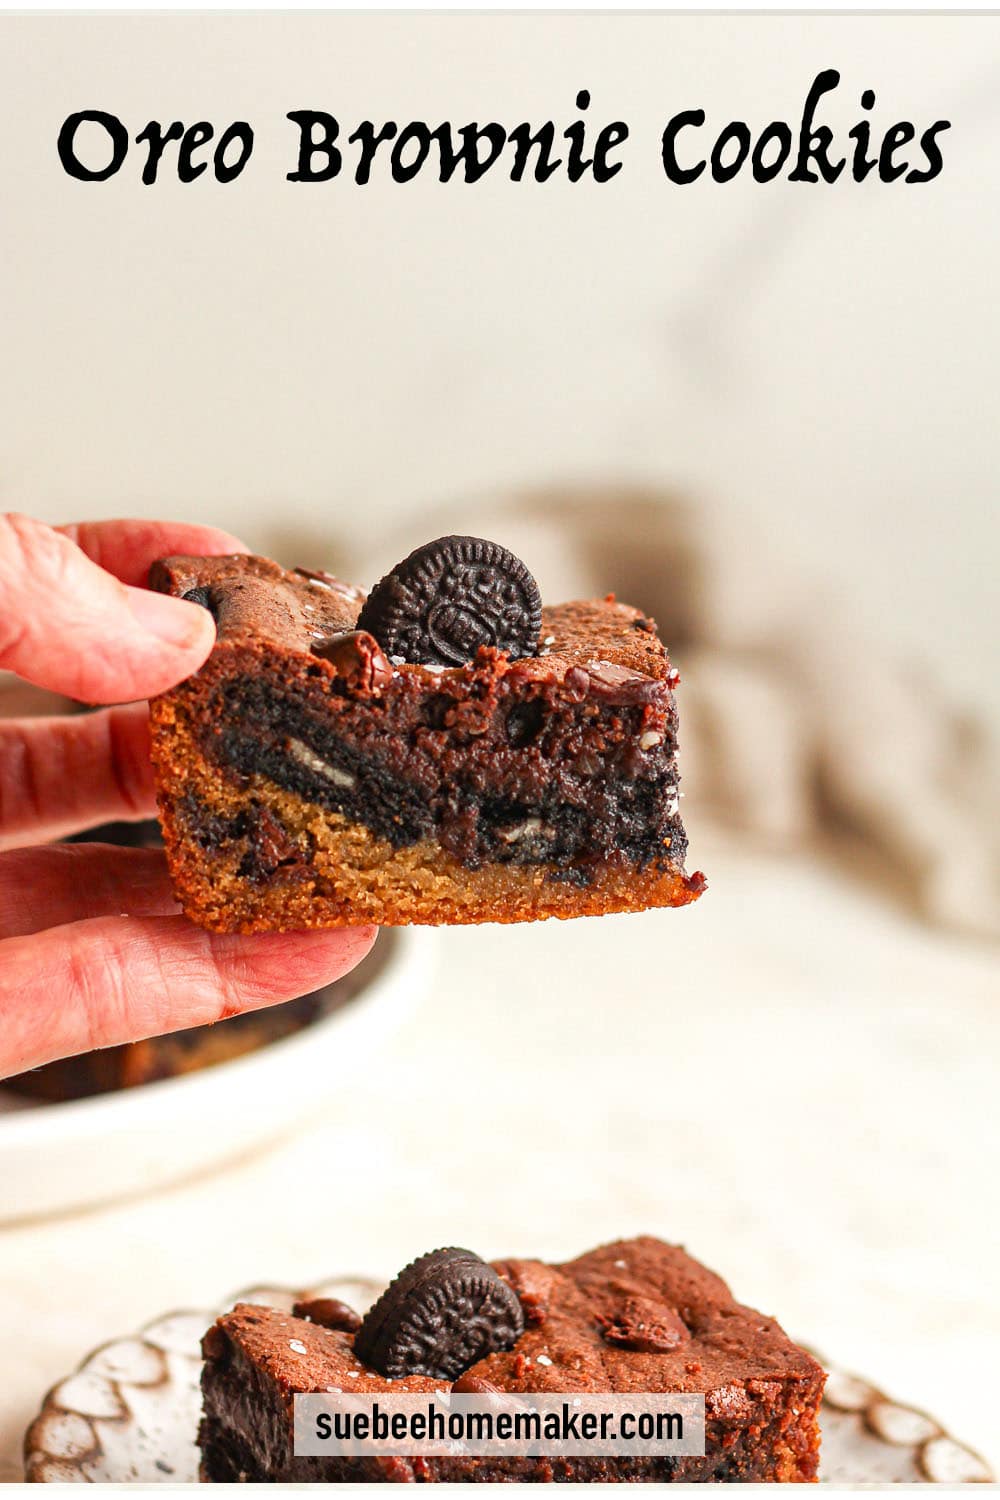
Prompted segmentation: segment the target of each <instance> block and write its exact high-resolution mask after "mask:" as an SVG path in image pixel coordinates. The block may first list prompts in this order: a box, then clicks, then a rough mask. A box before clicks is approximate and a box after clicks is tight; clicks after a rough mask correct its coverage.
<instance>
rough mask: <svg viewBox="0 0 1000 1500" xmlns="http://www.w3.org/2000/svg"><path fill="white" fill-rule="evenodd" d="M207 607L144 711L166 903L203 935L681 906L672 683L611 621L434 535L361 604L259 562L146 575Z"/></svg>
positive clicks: (329, 581) (479, 548) (503, 560)
mask: <svg viewBox="0 0 1000 1500" xmlns="http://www.w3.org/2000/svg"><path fill="white" fill-rule="evenodd" d="M150 583H151V585H152V586H153V587H154V588H157V589H160V590H163V591H166V592H170V593H173V594H175V595H179V596H181V597H182V598H186V599H190V600H194V601H196V602H198V603H200V604H203V605H204V606H205V607H206V608H208V609H210V610H211V611H212V613H213V615H214V616H215V619H216V622H217V630H218V639H217V643H216V646H215V649H214V650H213V652H212V654H211V656H210V657H209V659H208V661H207V662H206V664H205V666H204V667H203V668H202V669H201V671H200V672H198V673H196V674H195V675H194V676H193V677H191V678H190V679H189V680H188V681H187V682H184V683H182V684H181V685H180V686H179V687H177V688H176V689H174V690H173V691H172V692H169V693H167V694H165V695H164V696H163V697H161V698H159V699H157V700H156V701H155V702H154V703H153V705H152V709H151V719H152V736H153V761H154V765H155V768H156V773H157V780H158V789H159V800H160V818H161V823H162V827H163V833H164V840H165V843H166V849H167V857H168V860H169V862H170V868H171V872H172V876H173V881H174V885H175V889H176V892H177V896H178V899H179V900H180V901H181V903H182V905H183V907H184V910H185V911H186V912H187V914H188V915H189V916H190V917H191V918H192V919H193V920H194V921H196V922H198V923H200V924H201V925H202V926H204V927H208V928H210V929H213V930H216V931H242V932H252V931H264V930H268V929H273V930H281V929H291V928H303V927H330V926H340V925H346V924H357V923H367V922H377V923H381V924H387V925H400V924H405V923H411V922H421V923H431V924H442V923H457V922H490V921H492V922H518V921H530V920H533V919H536V918H541V917H551V916H555V917H573V916H583V915H588V914H597V913H603V912H615V911H633V910H639V909H642V908H645V907H651V906H682V905H685V904H687V903H688V902H691V901H693V900H695V899H696V897H697V896H699V895H700V894H701V891H702V890H703V888H704V884H705V881H704V877H703V876H702V875H701V874H700V873H699V874H694V875H691V876H688V875H687V874H685V870H684V858H685V852H686V845H687V841H686V838H685V834H684V829H683V826H682V823H681V819H680V814H679V791H678V777H677V763H676V748H677V745H676V731H677V713H676V707H675V703H674V694H673V688H674V687H675V685H676V683H677V673H676V671H675V670H674V669H673V668H672V666H671V664H670V660H669V658H668V656H667V652H666V650H665V649H664V647H663V645H662V644H661V643H660V641H659V640H658V639H657V636H656V629H655V625H654V623H653V622H652V621H651V620H649V619H647V618H646V617H645V616H644V615H642V614H641V613H640V612H639V611H638V610H636V609H632V608H630V607H629V606H628V605H625V604H619V603H617V602H616V601H615V600H614V598H613V597H610V596H609V597H608V598H606V599H600V600H594V601H589V602H580V603H572V604H563V605H557V606H555V607H553V608H549V609H542V607H541V601H540V599H539V598H538V591H537V587H536V586H535V584H534V580H533V579H532V578H531V575H530V574H529V573H528V571H527V569H526V568H525V567H524V565H523V564H522V563H520V562H519V561H518V559H516V558H514V557H512V555H511V554H510V553H508V552H506V551H505V550H504V549H503V548H500V547H498V546H496V544H494V543H490V542H483V541H480V540H478V539H476V538H467V537H448V538H442V539H440V540H439V541H437V542H433V543H429V544H428V545H427V546H426V547H423V548H419V549H418V550H417V552H415V553H413V554H411V556H410V557H409V558H407V559H405V560H404V562H403V563H401V564H400V565H399V566H398V567H397V568H396V569H394V570H393V572H392V573H390V574H388V575H387V576H386V578H384V579H383V580H382V581H381V582H380V583H379V584H378V585H377V586H376V588H375V589H374V590H373V591H372V593H371V595H370V596H369V597H368V598H367V599H365V597H364V596H363V595H362V594H361V593H360V592H359V591H358V590H357V589H355V588H353V587H351V586H350V585H348V584H345V583H342V582H340V581H339V580H337V579H336V578H333V577H332V576H330V575H329V574H326V573H315V572H312V573H310V572H306V571H303V570H296V571H294V572H286V571H285V570H283V569H282V568H280V567H278V565H277V564H276V563H273V562H269V561H268V560H266V559H264V558H260V557H249V556H233V557H221V558H220V557H215V558H168V559H166V560H164V561H163V562H160V563H158V564H156V565H155V566H154V568H153V570H152V572H151V575H150Z"/></svg>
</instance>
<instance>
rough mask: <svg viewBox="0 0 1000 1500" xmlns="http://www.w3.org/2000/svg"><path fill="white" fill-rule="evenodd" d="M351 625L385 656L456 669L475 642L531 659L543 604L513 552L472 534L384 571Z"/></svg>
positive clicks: (428, 547) (446, 539)
mask: <svg viewBox="0 0 1000 1500" xmlns="http://www.w3.org/2000/svg"><path fill="white" fill-rule="evenodd" d="M357 623H358V628H359V630H368V631H370V632H371V634H372V635H373V636H375V638H376V640H377V641H378V642H379V643H380V645H381V646H382V649H383V650H384V651H386V652H387V653H388V654H389V655H390V656H399V657H402V659H403V660H404V661H407V662H425V663H428V662H436V663H439V664H441V665H444V666H463V665H464V664H465V663H466V662H468V661H471V660H472V658H473V657H474V656H475V654H476V652H477V651H478V649H479V647H480V646H494V647H496V649H497V650H498V651H505V652H507V654H508V655H509V656H511V657H524V656H534V655H535V653H536V652H537V650H538V636H539V632H540V631H541V626H542V601H541V596H540V594H539V592H538V585H537V583H536V582H535V580H534V579H533V578H532V576H531V574H530V573H529V572H528V570H527V568H526V567H525V566H524V563H523V562H521V561H520V560H519V559H518V558H516V557H515V556H514V554H513V552H508V551H507V549H506V548H505V547H500V546H498V545H497V543H496V542H486V541H483V540H482V539H481V538H479V537H472V536H446V537H440V538H439V539H438V540H437V541H435V542H428V543H427V544H426V545H425V546H423V547H418V548H417V550H416V551H415V552H411V553H410V555H409V557H407V558H405V559H404V560H403V561H402V562H401V563H399V564H398V565H397V566H396V567H395V568H393V570H392V572H391V573H387V574H386V576H385V577H384V578H383V579H382V580H381V582H379V583H377V584H376V585H375V587H374V588H373V589H372V591H371V593H370V594H369V596H368V599H367V602H366V603H365V605H364V606H363V608H362V610H361V614H360V615H359V616H358V622H357Z"/></svg>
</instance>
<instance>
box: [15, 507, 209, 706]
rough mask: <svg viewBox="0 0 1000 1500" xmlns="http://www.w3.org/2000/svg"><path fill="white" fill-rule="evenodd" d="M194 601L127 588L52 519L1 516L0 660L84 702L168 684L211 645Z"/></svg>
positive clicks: (119, 698) (145, 694) (145, 692)
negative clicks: (47, 522) (57, 528)
mask: <svg viewBox="0 0 1000 1500" xmlns="http://www.w3.org/2000/svg"><path fill="white" fill-rule="evenodd" d="M214 639H215V627H214V625H213V622H212V617H211V615H210V614H209V612H208V611H207V610H206V609H202V608H201V606H200V605H198V604H188V603H186V602H185V601H184V600H183V599H173V598H171V597H170V596H169V595H166V594H154V593H151V592H149V591H148V590H146V589H139V588H130V587H128V586H127V585H126V584H124V583H120V582H119V581H118V579H117V578H113V577H112V575H111V574H110V573H106V572H105V571H104V570H103V569H102V568H99V567H98V566H97V564H96V563H93V562H91V561H90V559H89V558H88V557H86V556H85V555H84V553H83V552H81V551H80V549H79V548H78V547H77V546H75V545H74V543H73V542H72V541H70V539H69V537H67V536H64V535H63V534H62V533H60V532H58V531H54V530H53V529H52V528H51V527H50V526H43V525H42V523H41V522H40V521H33V520H31V519H30V518H29V517H28V516H21V515H5V516H0V667H6V668H7V669H8V670H9V671H11V672H16V673H17V675H18V676H19V677H23V678H26V679H27V681H29V682H33V683H35V684H37V686H38V687H44V688H48V689H50V691H52V692H56V693H64V694H66V695H67V696H68V697H70V698H77V699H80V700H81V701H82V702H85V703H122V702H128V701H130V700H131V699H133V698H149V697H152V696H153V695H154V694H156V693H161V692H165V691H166V689H167V688H170V687H173V686H174V684H175V683H177V682H180V681H181V679H182V678H184V677H188V676H190V674H191V673H192V672H195V671H197V669H198V668H199V667H200V666H201V664H202V662H203V661H204V660H205V658H206V657H207V655H208V653H209V652H210V651H211V649H212V644H213V641H214Z"/></svg>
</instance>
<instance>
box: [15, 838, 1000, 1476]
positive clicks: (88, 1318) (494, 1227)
mask: <svg viewBox="0 0 1000 1500" xmlns="http://www.w3.org/2000/svg"><path fill="white" fill-rule="evenodd" d="M696 843H697V855H698V860H699V862H700V863H702V864H703V865H704V867H705V868H706V870H707V871H708V873H709V877H710V881H711V890H710V892H709V895H708V896H707V897H706V898H705V899H704V900H703V901H702V902H701V903H700V905H699V906H697V907H695V908H693V909H691V910H688V911H683V912H655V913H649V914H646V915H643V916H639V917H625V918H612V919H604V920H600V921H585V922H573V923H566V924H561V923H555V922H552V923H546V924H544V925H541V926H537V927H526V928H513V929H507V930H504V929H500V928H486V929H480V930H478V931H476V930H456V931H449V932H445V933H441V934H435V935H428V937H429V939H430V940H431V941H433V942H434V943H435V945H436V948H437V959H438V964H437V978H436V984H435V989H434V993H433V994H432V995H431V996H430V997H429V998H428V1000H427V1003H426V1004H425V1005H424V1007H423V1009H422V1010H421V1011H420V1012H419V1014H417V1015H416V1016H415V1018H414V1019H413V1020H411V1022H410V1023H408V1024H407V1026H406V1027H405V1028H404V1029H403V1030H402V1031H400V1032H399V1034H398V1035H397V1036H396V1038H395V1040H394V1042H393V1043H392V1044H391V1046H390V1047H388V1048H387V1049H386V1051H385V1053H384V1055H383V1056H382V1057H381V1058H380V1059H379V1060H378V1061H377V1062H371V1063H369V1064H368V1065H366V1066H365V1068H364V1069H363V1070H361V1071H360V1072H359V1073H355V1071H354V1070H353V1068H352V1063H351V1059H350V1057H345V1058H344V1065H343V1069H342V1070H338V1071H336V1072H331V1076H330V1086H329V1100H328V1103H327V1105H326V1109H325V1114H324V1116H323V1118H322V1119H321V1120H320V1121H319V1122H318V1123H317V1124H316V1125H315V1127H314V1128H312V1129H311V1130H310V1131H308V1132H307V1133H305V1134H302V1135H300V1136H298V1137H297V1138H296V1139H294V1140H293V1141H290V1142H287V1143H285V1144H284V1145H282V1146H280V1147H279V1148H277V1149H274V1150H272V1151H269V1152H268V1153H266V1154H264V1155H260V1156H258V1157H256V1158H254V1159H252V1160H247V1161H245V1162H244V1163H242V1164H241V1165H239V1166H238V1167H236V1168H233V1169H230V1170H228V1171H226V1172H224V1173H219V1174H216V1175H212V1176H211V1177H206V1178H203V1179H202V1180H199V1181H195V1182H191V1183H188V1184H186V1185H184V1186H182V1187H178V1188H176V1189H173V1190H170V1191H167V1192H162V1193H160V1194H157V1195H156V1196H154V1197H151V1198H149V1199H147V1200H145V1201H139V1202H131V1203H126V1204H120V1205H118V1206H115V1207H111V1208H108V1209H105V1210H101V1211H98V1212H92V1213H86V1214H79V1215H75V1216H73V1217H67V1218H64V1219H60V1220H56V1219H49V1220H46V1221H44V1222H36V1223H31V1224H22V1225H18V1226H13V1227H7V1228H4V1229H0V1477H5V1478H16V1477H17V1474H18V1468H17V1464H18V1456H19V1451H20V1440H21V1434H22V1432H23V1429H24V1427H25V1425H26V1424H27V1422H28V1421H29V1419H30V1418H31V1416H32V1415H33V1414H34V1412H35V1411H36V1409H37V1407H38V1404H39V1402H40V1400H41V1397H42V1395H43V1393H44V1391H45V1389H46V1388H47V1387H48V1386H49V1385H50V1384H51V1383H52V1382H53V1381H55V1380H56V1379H57V1378H58V1377H60V1376H61V1375H63V1374H65V1373H67V1372H68V1371H69V1369H70V1368H71V1367H72V1366H73V1365H74V1364H75V1363H76V1362H77V1360H78V1359H79V1358H80V1357H81V1356H82V1355H84V1354H85V1353H86V1352H87V1351H88V1350H89V1349H90V1348H92V1347H93V1346H94V1345H95V1344H97V1343H99V1342H101V1341H102V1340H104V1339H107V1338H110V1337H112V1336H115V1335H119V1334H122V1333H125V1332H128V1331H130V1330H131V1329H133V1328H134V1327H136V1326H138V1325H139V1324H140V1323H142V1322H144V1321H146V1320H147V1319H149V1318H151V1317H154V1316H155V1315H157V1314H158V1313H160V1312H161V1311H165V1310H166V1309H168V1308H171V1307H176V1306H183V1305H195V1306H198V1305H210V1304H212V1303H214V1302H216V1301H217V1300H219V1299H221V1298H223V1297H225V1296H226V1295H227V1294H228V1293H230V1292H232V1291H235V1290H236V1289H238V1288H239V1287H241V1286H243V1285H246V1284H248V1283H252V1282H259V1281H264V1280H272V1281H278V1282H282V1281H283V1282H288V1283H290V1284H297V1283H300V1284H301V1283H307V1282H309V1281H311V1280H314V1279H320V1278H322V1277H323V1276H326V1275H329V1274H332V1273H334V1272H338V1271H353V1270H362V1271H367V1272H373V1273H382V1274H391V1273H392V1272H393V1271H394V1270H396V1269H397V1268H399V1267H400V1266H402V1265H403V1263H404V1262H405V1261H407V1260H409V1259H410V1258H411V1257H412V1256H414V1255H416V1254H418V1253H420V1252H421V1251H423V1250H426V1249H428V1248H430V1247H432V1246H435V1245H438V1244H441V1243H458V1244H465V1245H469V1246H471V1247H473V1248H475V1249H477V1250H479V1251H480V1252H481V1253H482V1254H484V1255H487V1256H492V1255H499V1254H515V1255H529V1256H530V1255H541V1256H569V1255H572V1254H574V1253H575V1252H577V1251H580V1250H583V1249H586V1248H588V1247H590V1246H591V1245H593V1244H595V1243H597V1242H599V1241H602V1240H607V1239H611V1238H615V1237H617V1236H619V1235H628V1234H632V1233H635V1232H638V1231H643V1230H645V1231H649V1232H652V1233H655V1234H660V1235H663V1236H665V1237H667V1238H670V1239H674V1240H677V1241H681V1242H683V1243H684V1244H686V1245H687V1246H688V1248H689V1249H690V1250H691V1251H692V1252H693V1253H694V1254H696V1255H697V1256H699V1257H700V1258H702V1259H704V1260H705V1261H707V1262H708V1264H709V1265H711V1266H713V1267H714V1268H716V1269H717V1270H719V1271H720V1272H721V1273H722V1274H723V1275H725V1276H726V1277H727V1279H729V1280H730V1282H731V1283H732V1285H733V1287H734V1289H735V1290H736V1292H737V1293H738V1295H739V1296H741V1297H742V1298H744V1299H745V1300H747V1301H749V1302H751V1303H755V1304H757V1305H759V1306H760V1307H761V1308H763V1309H764V1310H766V1311H768V1312H772V1313H774V1314H776V1315H777V1316H778V1317H779V1318H780V1319H781V1321H782V1322H783V1323H784V1325H785V1326H786V1328H787V1329H788V1330H789V1332H791V1333H792V1334H793V1335H795V1336H798V1337H800V1338H802V1339H803V1340H806V1341H808V1342H811V1343H813V1344H814V1345H816V1346H817V1347H818V1348H820V1349H821V1350H825V1351H826V1352H828V1353H829V1355H830V1356H831V1358H833V1359H835V1360H836V1361H837V1362H838V1363H840V1364H842V1365H847V1366H848V1367H854V1368H856V1369H857V1370H858V1371H860V1372H861V1373H863V1374H864V1375H865V1376H867V1377H868V1378H870V1379H871V1380H873V1381H875V1382H877V1383H881V1384H882V1385H884V1386H885V1387H886V1388H888V1390H889V1391H890V1392H891V1393H892V1394H893V1395H894V1396H896V1397H898V1398H899V1399H901V1400H904V1401H910V1402H914V1403H916V1404H918V1405H923V1406H925V1407H927V1408H928V1409H929V1410H931V1411H932V1412H933V1413H934V1414H935V1415H936V1416H938V1417H939V1418H940V1419H941V1420H942V1421H943V1422H944V1423H945V1424H946V1425H948V1426H949V1427H950V1428H951V1429H952V1430H953V1431H954V1433H955V1435H956V1436H957V1437H960V1438H962V1439H964V1440H965V1441H966V1442H969V1443H971V1444H973V1445H974V1446H978V1447H979V1448H980V1449H981V1450H982V1451H983V1452H984V1453H986V1455H987V1456H988V1457H989V1458H990V1459H991V1461H992V1462H993V1464H994V1465H995V1466H998V1467H1000V1431H998V1428H997V1424H996V1397H995V1390H994V1385H993V1380H992V1375H993V1372H994V1368H995V1366H994V1360H995V1351H996V1348H997V1346H998V1343H1000V1306H998V1297H997V1284H996V1246H997V1244H998V1243H1000V1214H998V1189H997V1174H996V1163H997V1161H998V1160H1000V1140H998V1135H1000V1129H998V1113H997V1110H996V1104H995V1099H996V1073H995V1060H996V1057H997V1056H998V1055H1000V1004H998V999H1000V995H998V983H997V978H998V971H997V964H996V955H995V952H994V951H992V950H990V949H988V948H986V947H985V946H982V947H980V946H977V945H975V944H973V943H971V942H963V941H960V940H957V939H955V938H953V937H947V936H942V935H940V934H938V933H936V932H933V931H930V930H928V929H926V928H923V927H920V926H918V925H917V924H916V923H915V922H914V921H913V920H912V919H910V918H909V917H908V916H907V915H906V914H905V913H903V912H901V911H899V910H897V909H896V908H894V907H893V906H892V905H890V904H888V902H887V900H886V899H885V898H884V897H883V896H881V895H880V894H878V893H877V892H875V891H874V890H873V889H871V888H869V887H866V886H865V885H863V884H860V883H854V882H853V881H849V880H848V879H847V877H846V876H845V875H844V874H842V873H837V871H836V870H835V869H834V868H833V867H832V866H830V865H824V864H822V863H820V862H818V861H817V862H812V863H806V862H804V861H792V860H789V859H778V858H773V857H767V856H763V855H749V854H747V853H745V852H743V853H739V852H736V851H734V850H733V849H732V848H731V847H726V846H724V845H722V844H717V845H715V846H714V847H713V844H712V841H711V840H710V839H708V838H706V837H704V835H701V836H699V838H698V839H697V840H696ZM246 1107H247V1108H248V1109H260V1108H266V1107H267V1106H266V1100H262V1099H248V1100H247V1106H246Z"/></svg>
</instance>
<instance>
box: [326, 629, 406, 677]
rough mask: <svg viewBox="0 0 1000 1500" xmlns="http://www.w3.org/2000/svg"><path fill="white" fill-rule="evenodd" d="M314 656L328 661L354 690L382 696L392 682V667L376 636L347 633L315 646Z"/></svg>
mask: <svg viewBox="0 0 1000 1500" xmlns="http://www.w3.org/2000/svg"><path fill="white" fill-rule="evenodd" d="M312 649H313V655H314V656H320V657H322V658H323V660H324V661H328V662H329V663H330V665H331V666H332V667H333V668H334V670H335V671H336V673H337V675H338V677H343V679H344V681H345V682H346V683H347V685H348V687H350V688H352V689H353V690H354V691H360V692H365V693H380V692H381V691H382V689H383V688H384V687H388V685H389V683H390V682H391V681H392V667H391V666H390V665H389V662H388V661H387V659H386V656H385V653H384V651H383V650H382V648H381V647H380V646H379V643H378V641H377V640H376V639H375V637H374V636H373V635H369V633H368V632H367V631H365V630H345V631H342V632H341V633H340V634H338V635H334V636H331V637H330V638H329V640H326V641H322V642H318V643H317V644H316V645H315V646H313V648H312Z"/></svg>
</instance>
